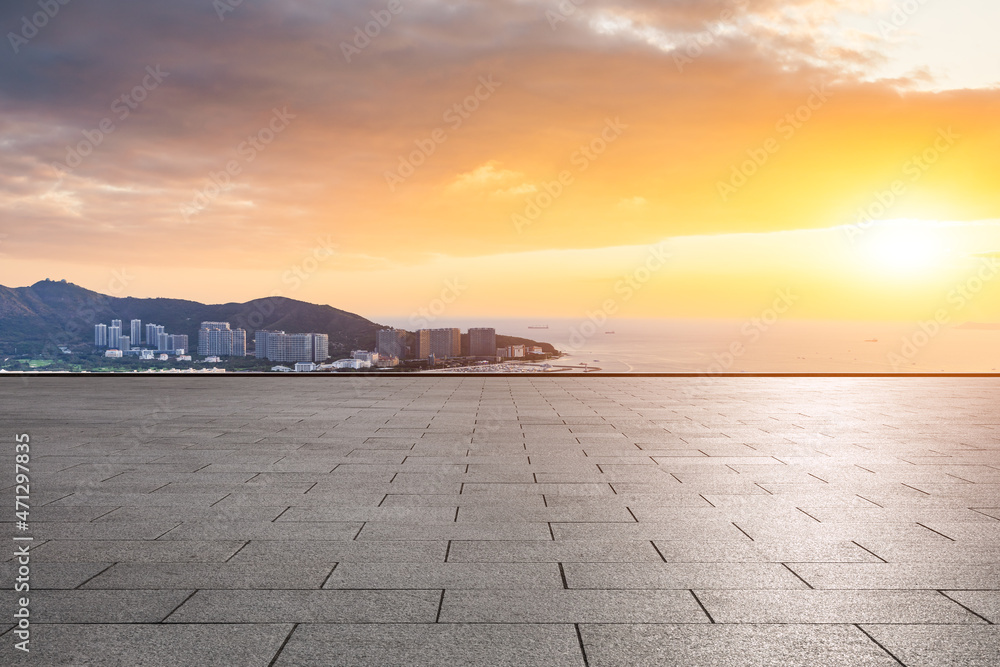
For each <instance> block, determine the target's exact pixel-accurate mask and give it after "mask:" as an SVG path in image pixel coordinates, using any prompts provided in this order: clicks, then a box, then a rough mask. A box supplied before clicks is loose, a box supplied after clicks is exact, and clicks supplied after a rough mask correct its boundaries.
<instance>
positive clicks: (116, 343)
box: [108, 320, 122, 350]
mask: <svg viewBox="0 0 1000 667" xmlns="http://www.w3.org/2000/svg"><path fill="white" fill-rule="evenodd" d="M114 321H115V322H121V320H114ZM121 344H122V328H121V326H120V325H116V324H112V325H111V326H110V327H108V347H110V348H111V349H113V350H120V349H121Z"/></svg>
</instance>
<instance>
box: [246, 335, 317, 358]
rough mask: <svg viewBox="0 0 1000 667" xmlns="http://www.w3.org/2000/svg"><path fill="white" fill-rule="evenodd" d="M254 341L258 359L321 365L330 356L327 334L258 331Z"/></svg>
mask: <svg viewBox="0 0 1000 667" xmlns="http://www.w3.org/2000/svg"><path fill="white" fill-rule="evenodd" d="M254 341H255V345H256V352H255V354H256V356H257V358H258V359H268V360H270V361H313V362H317V363H321V362H323V361H326V359H327V358H329V356H330V337H329V336H328V335H327V334H318V333H306V334H287V333H285V332H284V331H258V332H256V333H255V334H254Z"/></svg>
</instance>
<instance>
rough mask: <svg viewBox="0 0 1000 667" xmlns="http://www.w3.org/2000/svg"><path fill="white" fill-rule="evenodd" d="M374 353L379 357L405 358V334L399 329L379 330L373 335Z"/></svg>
mask: <svg viewBox="0 0 1000 667" xmlns="http://www.w3.org/2000/svg"><path fill="white" fill-rule="evenodd" d="M375 351H376V352H378V354H379V356H380V357H389V358H391V357H396V358H397V359H402V358H403V357H405V356H406V332H405V331H400V330H399V329H380V330H379V331H378V332H377V333H376V334H375Z"/></svg>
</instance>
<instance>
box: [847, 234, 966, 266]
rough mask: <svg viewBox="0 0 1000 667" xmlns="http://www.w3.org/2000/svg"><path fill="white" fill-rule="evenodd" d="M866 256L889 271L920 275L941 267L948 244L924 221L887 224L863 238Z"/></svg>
mask: <svg viewBox="0 0 1000 667" xmlns="http://www.w3.org/2000/svg"><path fill="white" fill-rule="evenodd" d="M862 251H863V254H864V256H865V258H866V259H867V260H868V262H869V263H870V264H872V265H873V267H874V268H876V269H878V270H880V271H882V272H885V273H889V274H895V275H899V274H920V273H927V272H932V271H936V270H937V269H939V268H941V266H942V264H943V263H944V260H945V259H946V257H947V256H948V252H949V249H948V245H947V243H946V240H945V237H944V235H943V234H941V232H940V231H939V230H938V229H935V228H934V227H932V226H930V225H929V224H927V223H915V224H891V225H890V224H887V225H884V226H881V228H877V229H872V230H871V232H870V234H869V236H868V238H866V239H864V245H863V248H862Z"/></svg>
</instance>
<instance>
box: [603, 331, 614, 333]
mask: <svg viewBox="0 0 1000 667" xmlns="http://www.w3.org/2000/svg"><path fill="white" fill-rule="evenodd" d="M604 333H606V334H613V333H614V331H605V332H604Z"/></svg>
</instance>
